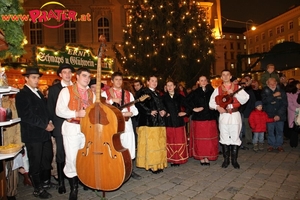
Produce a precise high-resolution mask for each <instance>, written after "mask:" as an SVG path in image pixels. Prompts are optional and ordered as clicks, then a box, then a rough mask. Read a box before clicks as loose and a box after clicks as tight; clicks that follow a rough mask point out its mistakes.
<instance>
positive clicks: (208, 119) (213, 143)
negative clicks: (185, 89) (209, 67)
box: [187, 76, 219, 165]
mask: <svg viewBox="0 0 300 200" xmlns="http://www.w3.org/2000/svg"><path fill="white" fill-rule="evenodd" d="M198 83H199V87H198V88H197V89H196V90H194V91H193V92H192V93H191V94H190V95H189V96H188V97H187V105H188V109H187V112H188V113H189V114H192V124H191V127H190V128H191V131H190V145H189V149H190V156H191V157H194V158H195V159H197V160H200V164H201V165H210V163H209V161H214V160H217V158H218V144H219V143H218V128H217V121H216V119H217V113H216V111H214V110H211V109H210V108H209V100H210V96H211V94H212V93H213V91H214V89H213V87H212V86H211V85H209V84H208V81H207V78H206V77H205V76H200V77H199V80H198Z"/></svg>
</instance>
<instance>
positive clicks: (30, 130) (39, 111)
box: [16, 67, 54, 199]
mask: <svg viewBox="0 0 300 200" xmlns="http://www.w3.org/2000/svg"><path fill="white" fill-rule="evenodd" d="M22 75H23V76H25V80H26V84H25V85H24V87H23V89H21V90H20V92H19V93H17V95H16V108H17V112H18V116H19V117H20V118H21V123H20V125H21V138H22V142H23V143H25V146H26V149H27V154H28V159H29V176H30V178H31V181H32V185H33V187H34V192H33V195H34V196H35V197H39V198H41V199H48V198H51V197H52V195H51V194H49V193H48V192H47V191H46V190H45V189H44V188H43V187H42V186H43V184H42V183H43V182H44V181H47V180H50V177H51V162H52V158H53V149H52V142H51V133H50V132H51V131H52V130H53V129H54V125H53V124H52V122H51V120H50V118H49V113H48V109H47V104H46V100H45V98H44V95H43V94H42V93H41V92H40V91H39V90H38V83H39V79H40V77H41V76H42V75H43V74H41V73H39V69H38V68H33V67H28V68H26V72H25V73H24V74H22Z"/></svg>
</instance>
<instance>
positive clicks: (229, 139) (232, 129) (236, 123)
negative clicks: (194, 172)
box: [209, 69, 249, 169]
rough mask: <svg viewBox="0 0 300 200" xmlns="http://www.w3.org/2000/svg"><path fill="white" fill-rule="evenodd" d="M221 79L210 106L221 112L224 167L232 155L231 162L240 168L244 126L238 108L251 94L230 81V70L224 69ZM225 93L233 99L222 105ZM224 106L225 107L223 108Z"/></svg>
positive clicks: (220, 127) (220, 122)
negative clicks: (238, 158) (239, 152)
mask: <svg viewBox="0 0 300 200" xmlns="http://www.w3.org/2000/svg"><path fill="white" fill-rule="evenodd" d="M221 79H222V81H223V84H222V85H220V86H219V87H217V88H216V89H215V90H214V92H213V93H212V95H211V97H210V101H209V106H210V107H211V108H212V109H215V110H218V111H219V113H220V117H219V130H220V143H221V144H222V151H223V157H224V162H223V164H222V167H223V168H227V167H228V165H229V164H230V161H229V158H230V157H231V164H232V165H233V167H234V168H236V169H239V168H240V165H239V164H238V162H237V157H238V147H239V146H240V145H241V143H242V142H241V140H240V138H239V135H240V131H241V128H242V119H241V114H240V113H239V111H238V108H239V107H240V105H243V104H245V103H246V102H247V101H248V99H249V95H248V94H247V93H246V92H245V91H244V90H243V89H239V86H238V85H234V84H232V83H231V82H230V79H231V73H230V71H228V70H226V69H225V70H223V71H222V74H221ZM238 90H239V91H238ZM225 95H233V97H232V99H233V101H230V102H228V105H225V106H224V105H222V101H223V100H224V98H223V97H224V96H225ZM216 97H217V98H216ZM220 97H221V98H220ZM218 99H221V100H218ZM222 106H223V107H225V108H223V107H222Z"/></svg>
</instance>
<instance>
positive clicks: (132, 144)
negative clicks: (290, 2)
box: [9, 64, 300, 200]
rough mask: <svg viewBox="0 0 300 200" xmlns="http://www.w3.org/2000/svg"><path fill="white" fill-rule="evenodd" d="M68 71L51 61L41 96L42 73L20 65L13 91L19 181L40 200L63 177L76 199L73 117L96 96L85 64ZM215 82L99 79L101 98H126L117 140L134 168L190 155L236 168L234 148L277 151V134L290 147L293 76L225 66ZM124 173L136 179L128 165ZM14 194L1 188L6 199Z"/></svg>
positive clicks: (294, 138) (299, 86) (298, 100)
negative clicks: (20, 149)
mask: <svg viewBox="0 0 300 200" xmlns="http://www.w3.org/2000/svg"><path fill="white" fill-rule="evenodd" d="M73 72H75V69H74V68H73V67H72V66H71V65H69V64H63V65H61V66H59V68H58V70H57V75H58V76H59V77H60V81H58V82H56V83H55V84H53V85H52V86H51V87H50V88H49V90H48V92H47V98H45V97H44V95H43V94H42V93H41V92H40V91H39V90H38V82H39V78H40V77H41V76H42V74H41V73H40V72H39V70H38V69H37V68H27V69H26V72H25V73H24V74H23V76H24V77H25V81H26V83H25V85H24V88H23V89H21V90H20V92H19V93H18V94H17V95H16V97H15V103H16V111H17V115H18V116H19V117H20V118H21V123H20V130H21V139H22V142H23V143H24V144H25V154H26V155H27V156H28V160H29V167H26V168H27V170H26V171H27V173H28V174H29V179H28V178H27V182H30V184H32V186H33V187H34V192H33V195H34V196H35V197H39V198H41V199H48V198H51V197H52V195H51V194H50V193H49V192H48V191H47V190H48V189H49V188H51V187H53V185H55V187H56V188H57V190H58V193H59V194H63V193H66V192H67V191H66V187H65V181H64V180H65V179H68V181H69V184H70V194H69V199H70V200H76V199H77V195H78V186H79V183H80V181H79V179H78V175H77V166H76V157H77V152H78V150H79V149H82V148H83V147H84V146H85V144H86V141H85V134H86V133H83V132H82V130H81V126H80V120H81V119H82V118H83V117H85V116H86V114H87V113H86V109H87V108H88V107H89V106H90V105H92V104H93V103H94V102H95V101H96V94H97V93H96V89H97V88H96V84H97V83H96V79H91V72H90V70H89V69H88V68H79V69H77V70H76V72H75V74H76V82H74V83H72V81H71V77H72V73H73ZM221 80H222V84H221V85H220V86H218V87H216V88H213V87H212V86H211V85H210V84H209V80H208V78H207V77H205V76H200V77H199V79H198V81H197V83H196V86H195V87H194V88H193V89H192V90H186V89H185V88H184V86H183V85H182V84H181V85H178V84H177V83H176V81H175V80H172V79H171V78H169V79H167V80H166V81H165V90H164V91H158V90H157V87H158V78H157V77H156V76H155V75H152V76H149V77H148V78H147V81H146V84H145V85H144V83H143V82H142V81H140V80H135V81H134V82H133V83H132V84H133V85H129V86H128V85H127V88H125V86H126V84H125V83H124V82H123V76H122V73H120V72H115V73H113V74H112V76H111V86H110V87H109V86H108V85H104V84H103V83H101V96H102V97H104V98H105V103H106V104H110V105H114V106H116V107H119V106H122V105H124V104H128V106H127V107H125V108H124V109H122V110H121V113H122V115H123V117H124V120H125V128H124V132H123V133H122V134H121V136H120V141H121V144H122V146H123V147H125V148H126V149H128V151H129V153H130V157H131V159H132V162H135V166H136V167H138V168H144V169H145V170H147V171H150V172H152V173H154V174H157V173H162V172H163V170H164V169H165V168H166V167H168V166H169V165H170V166H171V167H178V166H180V165H184V164H185V163H186V162H188V159H189V158H191V157H192V158H194V159H197V160H199V163H200V165H201V166H203V167H205V166H209V165H210V162H211V161H215V160H217V159H218V156H219V155H220V153H221V154H222V155H223V158H224V160H223V163H222V165H221V167H222V168H227V167H228V166H229V165H230V163H231V164H232V166H233V167H234V168H236V169H238V168H240V165H239V163H238V152H239V149H250V148H251V149H253V151H255V152H258V151H262V150H264V142H265V140H266V139H267V143H268V147H267V151H269V152H271V151H277V152H284V148H283V140H284V137H285V138H287V139H290V145H291V147H297V145H298V130H299V128H297V127H296V125H295V123H294V119H295V110H296V108H298V107H300V95H299V94H300V92H299V91H300V82H299V81H297V80H294V79H289V80H287V79H286V77H285V76H281V77H279V75H278V74H277V73H276V71H275V66H274V65H273V64H269V65H268V66H267V70H266V72H265V73H263V74H262V75H261V78H260V80H253V79H252V77H251V76H250V75H245V76H244V77H242V78H241V79H240V81H238V80H237V79H236V78H235V77H233V76H232V75H231V73H230V71H229V70H223V71H222V73H221ZM99 85H100V84H99ZM260 85H261V86H262V87H260ZM145 96H147V98H145V99H144V100H142V101H139V102H137V103H132V102H135V100H136V99H139V98H141V97H145ZM99 167H101V166H99ZM133 168H134V167H133ZM51 169H52V173H51ZM53 169H55V172H53ZM27 173H26V174H27ZM51 175H52V176H51ZM51 177H55V179H56V180H57V182H58V184H57V185H56V184H54V183H53V182H52V181H51ZM131 177H132V178H134V179H137V180H140V179H141V178H142V177H141V176H140V175H139V174H137V173H135V171H134V169H133V170H132V172H131ZM9 185H10V187H13V186H12V184H9ZM15 187H16V186H15ZM84 188H85V189H88V188H87V187H84ZM14 196H15V194H14V193H13V192H12V193H9V199H15V197H14Z"/></svg>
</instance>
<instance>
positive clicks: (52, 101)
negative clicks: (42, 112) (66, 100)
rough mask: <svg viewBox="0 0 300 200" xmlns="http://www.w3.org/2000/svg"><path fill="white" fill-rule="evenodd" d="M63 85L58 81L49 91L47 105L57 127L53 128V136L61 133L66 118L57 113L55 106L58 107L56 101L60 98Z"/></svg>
mask: <svg viewBox="0 0 300 200" xmlns="http://www.w3.org/2000/svg"><path fill="white" fill-rule="evenodd" d="M62 88H63V87H62V85H61V83H57V84H55V85H53V86H51V87H50V88H49V93H48V100H47V106H48V111H49V115H50V116H49V117H50V119H51V120H52V122H53V124H54V126H55V128H54V129H53V132H52V134H53V136H54V137H55V136H58V135H61V126H62V124H63V122H64V120H65V119H63V118H61V117H58V116H57V115H56V113H55V108H56V102H57V99H58V95H59V93H60V91H61V90H62Z"/></svg>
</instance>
